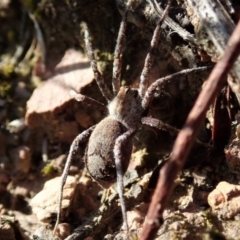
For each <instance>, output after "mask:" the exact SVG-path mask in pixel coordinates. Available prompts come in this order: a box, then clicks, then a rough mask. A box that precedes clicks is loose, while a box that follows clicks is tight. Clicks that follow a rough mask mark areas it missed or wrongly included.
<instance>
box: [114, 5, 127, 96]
mask: <svg viewBox="0 0 240 240" xmlns="http://www.w3.org/2000/svg"><path fill="white" fill-rule="evenodd" d="M127 15H128V9H127V10H126V11H125V12H124V15H123V18H122V21H121V25H120V28H119V32H118V38H117V44H116V47H115V51H114V60H113V77H112V87H113V94H114V95H116V94H117V92H118V91H119V89H120V80H121V71H122V52H123V47H124V42H125V39H126V37H125V36H126V28H127Z"/></svg>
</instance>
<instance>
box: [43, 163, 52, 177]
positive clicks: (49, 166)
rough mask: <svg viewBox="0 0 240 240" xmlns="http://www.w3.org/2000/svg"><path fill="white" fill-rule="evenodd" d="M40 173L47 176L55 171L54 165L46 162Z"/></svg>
mask: <svg viewBox="0 0 240 240" xmlns="http://www.w3.org/2000/svg"><path fill="white" fill-rule="evenodd" d="M41 172H42V174H43V176H49V175H52V174H53V173H54V172H55V169H54V167H53V166H52V164H51V163H49V164H46V165H45V166H44V167H43V169H42V171H41Z"/></svg>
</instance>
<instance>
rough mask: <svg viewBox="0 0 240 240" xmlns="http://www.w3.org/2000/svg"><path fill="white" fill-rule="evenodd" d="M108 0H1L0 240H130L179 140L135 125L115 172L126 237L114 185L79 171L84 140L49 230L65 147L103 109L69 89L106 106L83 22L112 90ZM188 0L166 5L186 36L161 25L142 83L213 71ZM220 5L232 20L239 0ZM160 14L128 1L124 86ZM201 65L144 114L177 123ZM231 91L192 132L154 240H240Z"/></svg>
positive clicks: (116, 15) (113, 18)
mask: <svg viewBox="0 0 240 240" xmlns="http://www.w3.org/2000/svg"><path fill="white" fill-rule="evenodd" d="M116 2H117V5H116V3H115V1H111V0H97V1H96V0H84V1H75V0H72V1H61V2H59V1H55V0H51V1H50V0H46V1H31V0H30V1H13V0H6V1H2V2H1V3H0V59H1V62H0V123H1V128H0V217H1V219H0V239H1V240H7V239H9V240H29V239H38V240H40V239H46V240H48V239H49V240H50V239H68V240H73V239H88V240H90V239H96V240H98V239H105V240H107V239H109V240H110V239H127V238H129V239H137V236H139V234H140V232H141V229H142V224H143V222H144V217H145V216H146V213H147V210H148V206H149V202H150V201H151V195H152V193H153V191H154V188H155V185H156V183H157V179H158V172H159V169H160V168H161V167H162V165H163V164H164V162H165V161H167V159H168V156H169V154H170V153H171V148H172V145H173V143H174V140H175V138H176V132H171V131H170V130H169V131H166V130H164V129H156V128H151V127H149V126H144V125H142V126H141V127H140V128H139V130H138V132H137V134H136V135H135V137H134V139H133V142H134V144H133V145H134V146H133V152H132V156H131V160H130V164H129V167H128V171H127V173H126V174H125V177H124V187H125V190H124V191H125V193H124V196H125V201H126V206H127V216H128V221H129V227H130V234H129V236H128V237H126V228H125V226H123V224H122V215H121V208H120V206H119V204H120V203H119V200H118V194H117V190H116V186H115V185H113V186H112V187H111V188H110V189H107V190H103V189H102V188H101V187H100V186H99V185H98V184H97V183H96V182H95V181H94V180H93V179H92V178H91V177H90V176H89V174H88V172H87V171H86V169H85V168H84V161H83V158H84V151H85V149H86V146H87V142H84V143H81V144H80V145H79V148H78V150H77V152H76V154H75V157H74V159H73V162H72V164H71V167H70V171H69V177H68V179H67V183H66V184H65V187H64V194H63V201H62V208H63V209H62V212H61V223H60V225H59V227H58V229H57V232H56V235H53V227H54V224H55V221H56V214H57V207H58V205H57V203H58V194H59V189H60V180H61V178H60V176H61V174H62V172H63V168H64V165H65V162H66V159H67V156H68V151H69V148H70V145H71V143H72V141H73V139H74V138H75V137H76V136H77V135H78V134H79V133H81V132H82V131H84V130H85V129H87V128H89V127H91V126H93V125H94V124H97V123H98V122H100V121H101V120H102V119H103V118H104V117H105V116H106V113H105V112H104V111H103V110H102V109H99V108H92V107H91V106H87V105H84V104H83V103H82V102H78V101H76V100H75V99H74V98H73V96H72V95H71V94H69V92H70V90H74V91H76V92H78V93H81V94H83V95H86V96H88V97H91V98H93V99H95V100H97V101H99V102H101V103H103V104H105V105H107V102H106V100H105V99H104V97H103V96H102V95H101V92H100V91H99V89H98V86H97V84H96V82H95V80H94V75H93V72H92V69H91V66H90V63H89V60H88V57H87V55H86V50H85V44H84V40H83V30H82V27H81V22H83V21H85V22H86V23H87V25H88V26H89V29H90V32H91V42H92V45H93V48H94V53H95V56H96V59H97V62H98V66H99V69H100V70H101V72H102V75H103V77H104V79H105V82H106V84H107V85H108V86H109V88H111V79H112V77H111V75H112V61H113V53H114V47H115V44H116V38H117V34H118V28H119V25H120V22H121V18H122V16H121V13H122V12H123V11H124V6H125V5H124V1H120V0H118V1H116ZM186 2H187V1H185V2H184V1H180V0H179V1H176V2H174V3H173V5H172V8H171V10H170V14H169V17H170V18H171V19H172V20H173V21H175V22H176V23H177V24H178V25H179V26H180V27H181V28H182V29H184V31H187V33H188V34H189V35H188V34H187V36H188V37H186V38H185V39H184V38H183V37H182V35H181V34H179V33H178V32H177V31H176V30H173V29H172V28H171V27H169V25H168V24H164V25H163V28H162V33H161V34H162V35H161V39H160V43H159V47H158V49H156V51H155V61H154V64H153V67H152V69H151V72H150V83H149V84H151V83H152V82H154V81H155V80H156V79H158V78H161V77H164V76H167V75H169V74H172V73H175V72H178V71H180V70H183V69H186V68H193V67H199V66H208V67H210V68H211V67H212V66H213V65H214V62H215V61H217V59H218V57H219V55H220V52H218V49H217V47H216V46H215V45H214V43H213V42H212V40H211V39H210V37H209V36H208V35H207V33H206V31H205V32H204V29H202V27H199V24H200V23H199V21H200V20H199V19H197V17H196V16H195V15H194V14H193V12H194V11H192V12H191V11H190V10H189V9H188V7H189V6H188V3H186ZM222 4H223V9H225V10H226V12H227V13H229V16H230V17H231V21H232V22H233V23H236V22H237V20H238V18H239V16H240V14H239V9H240V6H239V3H235V2H234V1H233V3H232V4H230V3H229V2H228V1H222ZM229 4H230V5H229ZM117 6H118V7H117ZM163 6H165V5H164V4H163ZM163 6H162V7H163ZM231 8H232V11H233V12H231V11H230V10H231ZM157 19H158V14H157V13H156V11H155V10H154V9H153V8H152V7H151V5H150V4H149V2H148V1H136V6H135V8H134V9H132V10H131V12H130V14H129V19H128V28H127V32H126V43H125V45H124V47H123V68H122V80H121V84H122V85H129V86H133V87H138V85H139V78H140V74H141V71H142V69H143V65H144V60H145V57H146V54H147V53H148V51H149V44H150V41H151V37H152V33H153V30H154V26H155V23H156V21H157ZM192 36H195V37H196V38H198V41H195V40H196V39H195V40H194V41H192V39H191V37H192ZM204 38H205V41H204V42H203V41H202V40H203V39H204ZM210 68H209V69H207V70H206V71H201V72H195V73H191V74H188V75H186V76H181V77H179V78H177V79H174V80H172V81H170V82H169V83H167V84H166V85H165V86H164V88H162V89H157V90H156V93H155V98H154V99H153V101H152V104H151V106H150V108H149V109H148V116H151V117H154V118H157V119H159V120H161V121H163V122H164V123H166V124H169V125H171V126H173V127H174V128H176V129H180V128H181V126H182V125H183V123H184V121H185V119H186V117H187V114H188V112H189V110H190V109H191V107H192V106H193V104H194V101H195V99H196V97H197V96H198V94H199V92H200V91H201V89H202V88H203V87H204V81H205V80H206V78H207V76H208V74H209V73H210V71H211V69H210ZM229 89H230V88H229V87H228V86H225V88H224V89H223V90H222V92H221V93H220V94H219V96H218V98H217V99H216V100H215V104H213V106H212V107H211V109H210V110H209V112H208V114H207V116H206V121H205V125H204V126H203V127H202V129H201V132H200V133H199V136H198V139H199V140H200V141H201V144H199V143H196V144H195V146H194V148H193V150H192V152H191V154H190V156H189V159H188V160H187V163H186V166H185V168H184V169H183V171H182V172H181V174H179V176H178V178H177V179H176V180H175V185H176V186H175V190H174V193H173V195H172V197H171V199H170V200H169V203H168V206H167V208H166V210H165V212H164V224H163V225H162V226H161V228H160V229H159V232H158V234H157V237H156V239H169V240H170V239H186V240H187V239H196V240H197V239H240V238H239V236H240V228H239V221H240V218H239V216H240V215H239V214H240V204H239V196H240V178H239V171H240V167H239V166H240V164H239V162H240V159H239V158H240V157H239V156H240V154H239V141H240V140H239V117H238V115H236V114H237V112H238V109H239V103H238V100H237V97H236V96H235V95H234V93H232V92H231V94H230V95H228V96H230V97H226V96H227V93H228V91H230V90H229ZM226 99H227V100H226ZM222 109H223V110H222ZM229 112H230V113H231V114H228V113H229Z"/></svg>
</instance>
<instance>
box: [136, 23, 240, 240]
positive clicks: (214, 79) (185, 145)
mask: <svg viewBox="0 0 240 240" xmlns="http://www.w3.org/2000/svg"><path fill="white" fill-rule="evenodd" d="M239 54H240V21H239V23H238V25H237V27H236V28H235V30H234V32H233V34H232V35H231V37H230V40H229V41H228V44H227V47H226V49H225V53H224V55H223V57H222V59H221V60H220V61H219V62H218V63H217V64H216V65H215V67H214V69H213V71H212V73H211V74H210V76H209V77H208V80H207V81H206V85H205V87H204V89H203V90H202V92H201V93H200V94H199V96H198V98H197V101H196V103H195V105H194V106H193V108H192V110H191V112H190V113H189V115H188V118H187V120H186V123H185V125H184V126H183V129H182V130H181V131H180V133H179V135H178V137H177V139H176V141H175V144H174V146H173V150H172V154H171V156H170V158H169V160H168V162H167V163H166V164H165V165H164V166H163V168H162V169H161V170H160V173H159V174H160V175H159V181H158V184H157V187H156V190H155V192H154V195H153V197H152V201H151V204H150V207H149V210H148V213H147V216H146V219H145V221H144V225H143V230H142V232H141V236H140V238H139V239H140V240H147V239H148V240H149V239H154V237H155V235H156V233H157V231H158V229H159V227H160V226H161V225H162V224H163V216H162V214H163V211H164V208H165V206H166V205H167V202H168V199H169V198H170V196H171V193H172V191H173V187H174V181H175V179H176V176H177V174H178V173H179V172H180V171H181V169H182V167H183V165H184V163H185V161H186V158H187V156H188V154H189V152H190V149H191V147H192V145H193V143H194V140H195V138H196V136H197V134H198V132H199V130H200V128H201V126H202V124H203V122H204V119H205V116H206V111H207V110H208V108H209V106H210V104H211V103H212V102H213V100H214V98H215V97H216V96H217V94H218V92H219V91H220V90H221V88H222V87H223V85H224V83H225V82H226V80H227V74H228V72H229V71H230V70H231V68H232V66H233V64H234V62H235V60H236V59H237V57H238V55H239Z"/></svg>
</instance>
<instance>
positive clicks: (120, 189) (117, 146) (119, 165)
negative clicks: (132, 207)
mask: <svg viewBox="0 0 240 240" xmlns="http://www.w3.org/2000/svg"><path fill="white" fill-rule="evenodd" d="M135 132H136V129H130V130H128V131H127V132H125V133H124V134H122V135H121V136H119V137H118V138H117V139H116V142H115V145H114V149H113V152H114V159H115V165H116V171H117V188H118V195H119V199H120V203H121V210H122V216H123V221H124V223H125V225H126V229H127V232H129V226H128V222H127V214H126V205H125V200H124V195H123V188H124V186H123V172H122V152H121V147H122V145H123V144H124V143H125V142H126V141H127V140H128V139H129V138H130V137H132V135H133V134H134V133H135Z"/></svg>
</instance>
